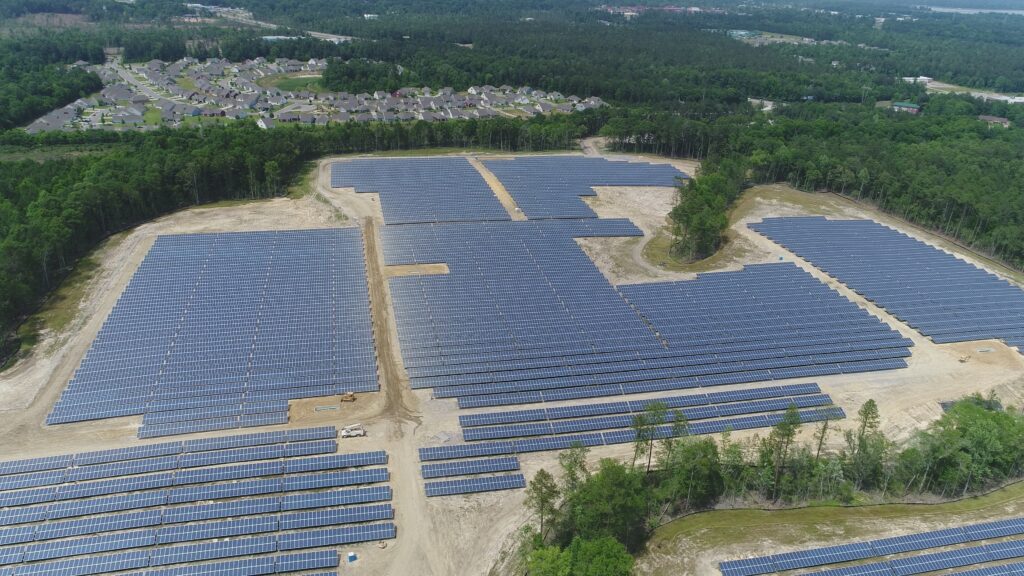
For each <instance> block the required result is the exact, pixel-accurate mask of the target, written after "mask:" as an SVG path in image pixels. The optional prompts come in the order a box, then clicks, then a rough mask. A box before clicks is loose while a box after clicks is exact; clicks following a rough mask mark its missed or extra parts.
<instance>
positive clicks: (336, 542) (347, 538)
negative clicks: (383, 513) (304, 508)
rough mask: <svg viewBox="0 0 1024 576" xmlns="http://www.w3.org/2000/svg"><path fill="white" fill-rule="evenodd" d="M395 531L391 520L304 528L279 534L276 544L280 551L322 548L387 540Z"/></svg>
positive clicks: (392, 536)
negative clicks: (310, 528)
mask: <svg viewBox="0 0 1024 576" xmlns="http://www.w3.org/2000/svg"><path fill="white" fill-rule="evenodd" d="M396 533H397V532H396V529H395V525H394V524H392V523H391V522H384V523H381V524H364V525H361V526H345V527H342V528H327V529H323V530H304V531H301V532H289V533H284V534H281V535H280V536H278V537H277V546H278V549H279V550H281V551H285V550H299V549H302V548H323V547H327V546H341V545H343V544H355V543H357V542H368V541H370V540H387V539H391V538H394V537H395V535H396Z"/></svg>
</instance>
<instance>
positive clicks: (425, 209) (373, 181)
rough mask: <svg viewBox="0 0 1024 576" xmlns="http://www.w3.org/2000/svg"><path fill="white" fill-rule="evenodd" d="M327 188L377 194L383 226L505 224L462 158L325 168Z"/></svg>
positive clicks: (353, 163) (480, 179)
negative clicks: (329, 171) (487, 222)
mask: <svg viewBox="0 0 1024 576" xmlns="http://www.w3.org/2000/svg"><path fill="white" fill-rule="evenodd" d="M331 187H332V188H355V189H356V192H373V193H378V194H380V204H381V210H382V211H383V213H384V223H385V224H415V223H424V222H466V221H481V220H509V216H508V212H506V211H505V208H504V207H503V206H502V205H501V203H500V202H498V199H497V197H495V196H494V194H493V193H492V192H491V188H490V187H489V186H488V185H487V182H486V181H485V180H484V179H483V177H482V176H481V175H480V173H479V172H477V171H476V169H475V168H473V166H472V165H471V164H470V163H469V160H467V159H466V158H394V159H381V158H378V159H372V160H371V159H358V160H346V161H343V162H335V163H334V164H331Z"/></svg>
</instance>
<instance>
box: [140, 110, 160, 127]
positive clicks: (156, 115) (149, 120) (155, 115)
mask: <svg viewBox="0 0 1024 576" xmlns="http://www.w3.org/2000/svg"><path fill="white" fill-rule="evenodd" d="M142 120H143V121H144V122H145V123H146V124H150V125H152V126H159V125H160V111H159V110H157V109H156V108H154V107H152V106H146V111H145V112H143V113H142Z"/></svg>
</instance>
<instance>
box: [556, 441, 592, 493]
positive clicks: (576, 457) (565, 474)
mask: <svg viewBox="0 0 1024 576" xmlns="http://www.w3.org/2000/svg"><path fill="white" fill-rule="evenodd" d="M588 454H590V450H589V449H588V448H587V447H586V446H584V445H583V444H580V443H578V442H577V443H574V444H573V445H572V446H571V447H570V448H569V449H568V450H566V451H564V452H561V453H560V454H559V455H558V464H559V465H560V466H561V467H562V495H563V496H565V497H569V496H570V495H571V494H573V493H575V492H576V490H578V489H579V487H580V484H582V483H583V482H584V481H585V480H586V479H587V478H589V477H590V471H589V470H587V455H588Z"/></svg>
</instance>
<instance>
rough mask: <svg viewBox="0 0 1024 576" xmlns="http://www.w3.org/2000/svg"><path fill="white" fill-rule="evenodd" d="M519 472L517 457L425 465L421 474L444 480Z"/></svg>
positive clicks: (425, 476)
mask: <svg viewBox="0 0 1024 576" xmlns="http://www.w3.org/2000/svg"><path fill="white" fill-rule="evenodd" d="M513 470H519V459H518V458H516V457H515V456H511V457H506V458H492V459H489V460H463V461H459V462H444V463H441V464H424V465H423V466H422V467H421V473H422V475H423V477H424V478H443V477H445V476H464V475H468V474H485V473H491V472H511V471H513Z"/></svg>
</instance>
